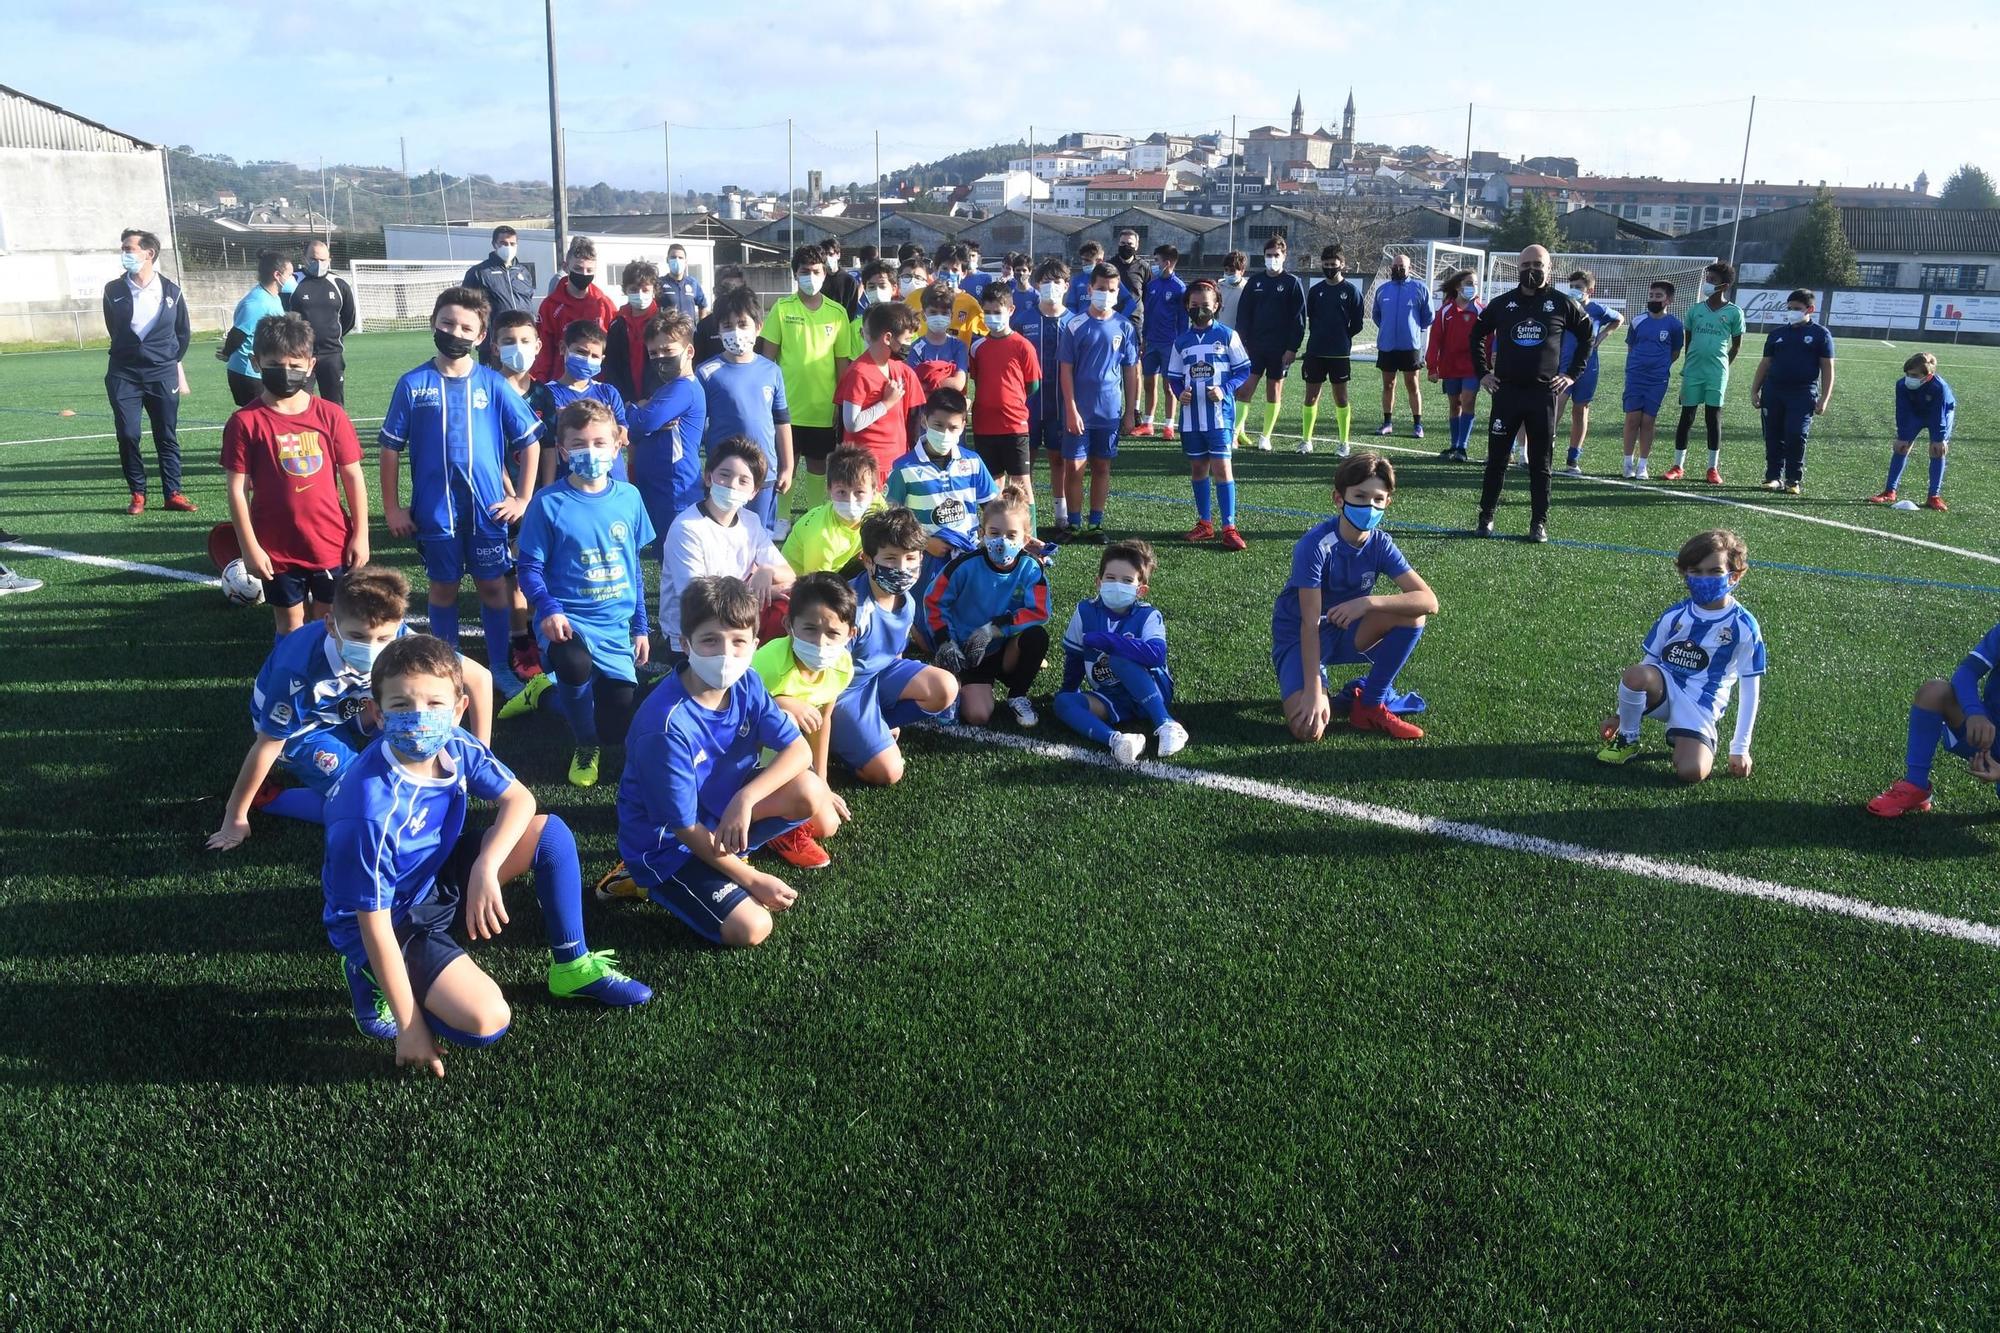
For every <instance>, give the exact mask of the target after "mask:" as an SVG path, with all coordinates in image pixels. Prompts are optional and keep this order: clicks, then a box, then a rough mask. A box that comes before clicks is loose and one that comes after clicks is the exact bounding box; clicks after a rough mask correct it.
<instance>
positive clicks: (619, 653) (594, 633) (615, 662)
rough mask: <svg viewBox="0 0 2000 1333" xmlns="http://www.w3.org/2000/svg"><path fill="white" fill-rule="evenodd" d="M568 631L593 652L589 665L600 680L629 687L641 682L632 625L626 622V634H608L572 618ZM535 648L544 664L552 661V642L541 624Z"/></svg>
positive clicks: (596, 626)
mask: <svg viewBox="0 0 2000 1333" xmlns="http://www.w3.org/2000/svg"><path fill="white" fill-rule="evenodd" d="M569 627H570V628H571V629H572V630H575V631H576V637H577V638H579V639H582V640H583V646H584V647H585V648H586V649H588V650H589V652H590V664H591V666H593V667H595V668H597V674H599V675H600V676H609V677H611V678H612V679H613V680H622V681H624V682H625V683H626V684H628V685H636V684H637V683H638V681H639V659H638V657H637V655H636V654H635V653H634V652H633V649H632V632H631V622H630V621H627V622H626V623H625V627H624V628H623V630H609V629H606V628H605V627H604V626H602V625H597V624H591V623H588V622H585V621H582V620H579V619H577V618H576V617H575V616H570V617H569ZM535 646H536V647H537V648H540V649H541V651H542V661H543V662H544V663H547V662H549V661H551V660H553V659H552V658H551V657H550V656H549V641H548V640H547V639H546V638H544V637H543V635H542V622H541V621H539V620H537V621H536V622H535Z"/></svg>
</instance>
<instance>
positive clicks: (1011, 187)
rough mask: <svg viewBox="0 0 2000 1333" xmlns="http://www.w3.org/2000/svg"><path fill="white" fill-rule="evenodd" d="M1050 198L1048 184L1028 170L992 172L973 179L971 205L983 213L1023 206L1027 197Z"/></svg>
mask: <svg viewBox="0 0 2000 1333" xmlns="http://www.w3.org/2000/svg"><path fill="white" fill-rule="evenodd" d="M1030 197H1033V198H1034V199H1036V200H1047V199H1050V198H1052V195H1051V193H1050V190H1049V183H1048V182H1047V181H1045V180H1041V179H1039V178H1037V177H1036V176H1035V175H1034V174H1033V173H1032V172H1028V171H995V172H991V173H989V174H988V175H984V176H981V177H979V178H978V179H977V180H975V181H973V182H972V206H973V207H974V208H977V209H979V210H980V211H981V212H983V213H998V212H1000V211H1002V210H1003V209H1009V208H1026V207H1027V206H1028V200H1029V198H1030Z"/></svg>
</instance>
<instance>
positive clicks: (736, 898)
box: [625, 819, 805, 944]
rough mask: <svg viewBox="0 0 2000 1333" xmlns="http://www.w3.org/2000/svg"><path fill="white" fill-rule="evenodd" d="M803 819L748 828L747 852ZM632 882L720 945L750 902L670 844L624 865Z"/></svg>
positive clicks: (690, 854)
mask: <svg viewBox="0 0 2000 1333" xmlns="http://www.w3.org/2000/svg"><path fill="white" fill-rule="evenodd" d="M803 823H805V821H804V820H803V819H760V820H758V821H757V822H756V823H754V824H752V825H751V826H750V846H749V847H747V848H745V849H744V854H745V855H748V854H749V853H750V852H754V851H756V850H757V849H758V848H759V847H762V846H763V845H764V844H765V843H767V842H769V841H770V840H771V839H773V838H776V837H781V836H783V835H784V834H787V833H790V832H791V831H792V830H793V829H795V828H797V827H798V826H799V825H801V824H803ZM625 868H626V870H627V871H628V872H630V874H631V876H632V882H633V883H635V884H637V885H638V886H639V887H640V888H642V889H644V890H645V891H646V896H647V897H649V898H651V899H652V900H653V901H654V902H656V903H658V904H659V905H660V906H662V907H664V908H666V909H667V910H668V911H669V912H672V913H673V914H674V915H675V916H677V917H679V918H680V919H681V924H683V925H685V926H686V927H687V928H688V929H689V930H692V931H693V932H694V933H695V934H697V935H699V936H701V937H702V938H703V939H705V940H707V941H708V942H709V943H710V944H720V943H722V923H723V922H725V921H727V920H728V919H729V914H730V913H731V912H733V911H735V910H736V909H737V907H738V906H739V905H741V904H742V903H745V902H747V901H749V899H750V891H749V890H748V889H745V888H743V887H742V886H741V885H739V884H737V883H736V882H735V881H734V880H732V879H730V878H729V877H728V876H727V875H725V874H723V873H722V872H721V871H720V870H717V869H716V868H715V867H714V866H712V865H710V864H709V863H708V862H706V861H704V860H702V859H701V858H700V857H699V856H696V855H695V854H694V853H693V852H691V851H689V850H688V848H687V846H686V844H684V843H680V842H675V843H673V844H671V845H669V846H667V847H665V848H663V849H661V850H660V851H659V852H658V853H656V854H654V855H652V856H649V857H645V858H642V859H640V860H638V861H627V862H626V863H625Z"/></svg>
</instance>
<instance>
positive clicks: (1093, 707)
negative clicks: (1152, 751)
mask: <svg viewBox="0 0 2000 1333" xmlns="http://www.w3.org/2000/svg"><path fill="white" fill-rule="evenodd" d="M1152 576H1153V548H1152V547H1151V546H1149V545H1147V544H1146V543H1145V542H1142V541H1120V542H1113V543H1111V545H1109V546H1107V547H1105V548H1104V558H1103V559H1102V560H1099V561H1098V562H1097V596H1095V597H1092V598H1088V599H1086V600H1084V601H1081V602H1078V603H1077V606H1076V610H1075V611H1074V612H1072V613H1071V614H1070V618H1069V627H1068V628H1067V629H1065V630H1064V631H1063V641H1062V646H1063V679H1062V690H1061V691H1060V692H1059V693H1058V694H1057V695H1056V700H1055V708H1056V716H1057V717H1058V718H1061V719H1062V722H1063V725H1064V726H1066V727H1068V728H1069V729H1070V730H1071V731H1074V732H1075V733H1076V734H1077V735H1079V736H1082V737H1083V738H1084V739H1085V740H1091V741H1095V742H1097V743H1098V744H1099V745H1102V746H1104V747H1106V748H1107V749H1109V750H1110V751H1111V753H1112V754H1113V755H1114V756H1115V757H1116V758H1117V760H1118V762H1119V763H1121V764H1136V763H1138V762H1139V756H1140V755H1142V754H1144V753H1145V752H1146V738H1145V737H1144V736H1141V735H1138V734H1136V733H1133V732H1129V731H1120V730H1118V729H1117V728H1118V725H1119V724H1120V723H1124V722H1132V721H1136V720H1138V719H1140V718H1144V719H1145V721H1146V725H1147V726H1148V727H1149V728H1151V730H1152V732H1153V737H1154V739H1155V740H1156V741H1157V742H1158V744H1159V752H1160V758H1162V759H1166V758H1169V757H1171V756H1173V755H1176V754H1179V753H1180V751H1181V749H1182V748H1183V747H1184V746H1186V745H1187V741H1188V734H1187V728H1186V727H1183V726H1182V725H1181V724H1180V723H1178V722H1176V721H1174V719H1173V718H1172V717H1170V716H1168V713H1167V709H1168V707H1169V705H1171V704H1172V703H1173V699H1174V678H1173V676H1172V675H1171V674H1170V673H1169V672H1168V671H1167V627H1166V624H1165V622H1163V621H1162V620H1161V619H1160V613H1159V611H1158V610H1156V609H1155V608H1154V607H1153V606H1151V605H1150V604H1149V603H1147V601H1146V600H1145V598H1146V590H1147V585H1148V583H1149V582H1150V581H1151V579H1152Z"/></svg>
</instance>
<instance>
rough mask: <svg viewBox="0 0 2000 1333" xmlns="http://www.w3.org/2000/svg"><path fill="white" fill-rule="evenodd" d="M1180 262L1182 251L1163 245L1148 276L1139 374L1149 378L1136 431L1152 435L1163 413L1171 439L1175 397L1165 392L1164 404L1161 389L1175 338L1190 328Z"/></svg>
mask: <svg viewBox="0 0 2000 1333" xmlns="http://www.w3.org/2000/svg"><path fill="white" fill-rule="evenodd" d="M1180 262H1181V252H1180V251H1179V250H1178V249H1176V248H1175V247H1174V246H1171V245H1162V246H1159V247H1158V248H1156V249H1155V250H1154V251H1153V276H1152V277H1150V278H1148V279H1146V320H1145V323H1144V324H1143V325H1141V329H1142V330H1143V333H1142V336H1143V340H1144V342H1145V344H1146V347H1145V351H1144V352H1142V353H1141V354H1140V357H1139V376H1140V378H1141V379H1143V380H1144V381H1145V382H1146V413H1145V419H1144V420H1143V421H1141V422H1140V423H1139V428H1138V429H1137V430H1135V431H1133V432H1132V433H1133V434H1134V435H1151V434H1152V433H1153V432H1154V430H1156V429H1157V428H1158V427H1159V426H1160V424H1161V422H1160V417H1161V415H1162V414H1163V413H1164V415H1165V417H1166V423H1165V424H1166V429H1165V430H1164V431H1162V432H1161V433H1162V434H1163V435H1164V436H1165V437H1166V438H1167V439H1169V440H1171V439H1173V438H1174V400H1173V398H1172V396H1171V395H1166V402H1165V403H1164V404H1162V403H1161V402H1160V398H1161V397H1162V395H1161V394H1160V392H1159V390H1160V382H1161V381H1162V380H1164V379H1166V377H1167V358H1168V357H1169V356H1170V355H1172V354H1173V350H1174V342H1175V340H1177V339H1178V338H1179V337H1180V336H1181V335H1182V334H1183V333H1186V332H1187V308H1186V306H1185V304H1184V302H1185V301H1186V299H1187V289H1188V285H1187V283H1185V282H1183V281H1181V279H1180V278H1179V277H1178V276H1176V275H1175V273H1174V269H1175V268H1176V267H1177V266H1178V265H1179V264H1180Z"/></svg>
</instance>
